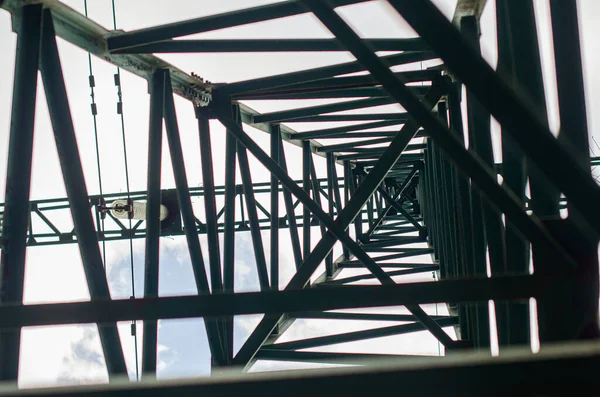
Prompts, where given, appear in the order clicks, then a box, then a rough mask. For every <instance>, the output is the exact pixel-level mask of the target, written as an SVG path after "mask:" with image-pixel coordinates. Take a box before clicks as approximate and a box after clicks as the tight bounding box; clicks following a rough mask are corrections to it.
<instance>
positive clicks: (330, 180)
mask: <svg viewBox="0 0 600 397" xmlns="http://www.w3.org/2000/svg"><path fill="white" fill-rule="evenodd" d="M334 178H335V158H334V157H333V153H332V152H329V153H327V195H328V196H329V200H327V202H328V204H329V205H328V210H329V211H328V214H329V216H330V217H331V219H335V217H334V212H335V210H334V200H335V198H334V196H335V193H334V191H335V188H336V186H335V181H334ZM317 184H318V182H317ZM338 195H339V189H338ZM338 212H339V211H338ZM346 230H348V229H346ZM321 234H322V235H323V236H324V235H325V232H323V233H321ZM325 266H326V267H328V268H330V270H331V276H333V272H334V271H335V269H334V266H335V264H334V261H333V251H331V252H330V253H329V255H327V258H326V259H325Z"/></svg>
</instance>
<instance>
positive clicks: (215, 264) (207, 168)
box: [195, 107, 233, 361]
mask: <svg viewBox="0 0 600 397" xmlns="http://www.w3.org/2000/svg"><path fill="white" fill-rule="evenodd" d="M195 111H196V112H195V113H196V118H197V119H198V134H199V141H200V161H201V169H202V182H203V189H204V213H205V214H206V238H207V241H208V260H209V268H210V282H211V287H212V292H213V293H219V292H223V291H224V289H225V287H224V285H223V281H222V279H221V252H220V251H221V250H220V243H219V232H218V225H217V203H216V199H215V180H214V179H215V176H214V171H213V158H212V144H211V139H210V124H209V118H208V115H207V114H206V113H204V109H203V108H199V107H196V108H195ZM231 291H232V292H233V289H232V290H231ZM220 322H221V324H220V325H221V327H222V330H223V331H222V332H223V337H222V339H221V342H222V344H223V351H224V354H225V356H226V357H225V360H226V361H230V360H231V359H232V358H233V356H232V355H233V318H232V317H228V318H224V319H221V320H220Z"/></svg>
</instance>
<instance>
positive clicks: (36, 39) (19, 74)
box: [0, 4, 42, 381]
mask: <svg viewBox="0 0 600 397" xmlns="http://www.w3.org/2000/svg"><path fill="white" fill-rule="evenodd" d="M21 18H22V19H21V24H20V26H19V32H18V36H17V53H16V59H15V75H14V90H13V98H12V110H11V122H10V141H9V148H8V163H7V174H6V195H5V197H6V204H5V207H4V214H3V217H2V220H1V222H2V225H1V226H2V241H0V248H2V258H1V262H0V304H6V303H7V302H13V303H22V302H23V288H24V283H25V251H26V244H27V224H28V222H29V218H30V209H29V207H30V204H29V193H30V190H31V189H30V187H31V169H32V156H33V131H34V124H35V107H36V106H35V103H36V93H37V81H38V77H37V75H38V66H39V60H40V59H39V58H40V51H39V49H40V44H41V35H42V6H41V5H38V4H36V5H29V6H26V7H24V8H23V15H22V17H21ZM20 344H21V330H20V329H17V330H11V331H8V332H7V331H0V357H2V360H0V380H2V381H16V380H17V377H18V373H19V350H20Z"/></svg>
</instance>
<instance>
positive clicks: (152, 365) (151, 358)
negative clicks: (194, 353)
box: [142, 69, 168, 378]
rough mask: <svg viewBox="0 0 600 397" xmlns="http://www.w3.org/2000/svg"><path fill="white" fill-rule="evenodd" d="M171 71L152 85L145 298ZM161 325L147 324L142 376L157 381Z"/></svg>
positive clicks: (154, 272) (154, 280)
mask: <svg viewBox="0 0 600 397" xmlns="http://www.w3.org/2000/svg"><path fill="white" fill-rule="evenodd" d="M167 73H168V71H166V70H163V69H161V70H157V71H155V72H154V73H153V74H152V79H151V85H150V122H149V126H150V131H149V133H148V201H147V203H148V204H147V205H148V206H147V211H146V225H147V226H146V228H147V236H146V246H145V253H146V255H145V263H144V265H145V266H144V297H145V298H148V297H157V296H158V283H159V257H160V249H159V247H160V200H161V194H160V193H161V192H160V182H161V170H162V135H163V131H162V119H163V113H164V109H163V103H164V97H165V80H166V78H167V76H166V75H167ZM157 347H158V324H157V322H156V321H144V340H143V344H142V377H144V378H146V377H149V378H156V365H157V358H158V351H157Z"/></svg>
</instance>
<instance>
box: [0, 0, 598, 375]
mask: <svg viewBox="0 0 600 397" xmlns="http://www.w3.org/2000/svg"><path fill="white" fill-rule="evenodd" d="M65 3H67V4H68V5H70V6H71V7H73V8H75V9H77V10H79V11H80V12H83V0H74V1H65ZM265 3H270V1H254V0H229V1H223V2H217V1H210V0H203V1H184V0H174V1H171V2H163V1H154V2H152V5H151V6H150V5H149V4H148V2H147V1H143V0H127V1H123V0H117V1H116V10H117V25H118V28H119V29H124V30H133V29H139V28H143V27H148V26H153V25H158V24H164V23H168V22H174V21H179V20H183V19H189V18H195V17H199V16H203V15H210V14H216V13H221V12H226V11H230V10H235V9H240V8H247V7H251V6H255V5H259V4H265ZM435 3H436V4H437V5H438V7H440V9H441V10H442V11H443V12H444V13H445V15H447V16H448V17H450V16H451V15H452V11H453V9H454V5H455V3H456V0H437V1H435ZM534 3H535V6H536V13H537V14H538V17H539V20H538V31H539V32H538V33H539V37H540V45H541V53H542V59H543V63H544V83H545V87H546V96H547V102H548V110H549V119H550V126H551V129H552V130H553V131H557V130H558V127H559V125H558V113H557V100H556V84H555V83H554V72H553V69H554V67H553V62H552V56H553V55H552V53H551V50H550V48H551V36H550V26H549V23H548V21H549V20H548V9H547V2H546V1H545V0H535V1H534ZM578 4H579V5H580V22H581V29H580V31H581V36H582V47H583V52H584V54H583V55H584V65H585V70H584V72H585V78H586V97H587V100H588V103H587V109H588V122H589V130H590V133H591V134H593V135H594V136H595V137H596V140H597V141H598V142H599V143H600V118H599V116H597V115H594V113H593V112H592V110H593V109H596V108H598V107H599V106H600V75H599V74H597V73H592V71H594V70H595V69H596V68H597V67H598V65H600V55H599V52H598V45H597V42H596V41H597V37H598V35H599V33H600V32H599V29H598V27H597V24H596V23H595V21H597V20H600V4H599V3H598V2H597V1H594V0H585V1H583V0H581V1H578ZM493 8H494V1H493V0H488V6H487V8H486V10H485V12H484V15H483V17H482V33H483V35H482V39H481V42H482V47H483V52H484V57H485V58H486V60H487V61H488V62H490V64H492V65H494V64H495V62H496V49H495V48H496V45H495V23H494V13H493ZM88 11H89V15H90V17H91V18H92V19H93V20H95V21H97V22H98V23H100V24H101V25H103V26H105V27H107V28H111V27H112V13H111V8H110V0H90V1H89V4H88ZM340 13H341V14H342V16H343V17H344V18H345V19H346V20H347V21H349V22H350V23H351V25H352V26H353V28H355V29H356V31H357V32H358V33H359V34H361V35H362V36H363V37H414V36H415V34H414V32H412V30H411V29H410V27H408V26H407V24H406V23H405V22H404V21H402V20H401V19H400V18H399V17H396V16H395V15H396V14H395V13H394V12H391V11H390V8H389V7H388V6H387V4H386V3H385V2H376V3H369V4H360V5H355V6H349V7H345V8H343V9H342V10H340ZM190 37H202V38H321V37H331V34H330V33H329V32H328V31H327V30H326V29H325V28H324V27H323V26H321V24H320V23H319V22H318V20H316V18H314V17H313V16H312V15H300V16H294V17H290V18H285V19H282V20H278V21H272V22H266V23H260V24H253V25H250V26H244V27H238V28H232V29H227V30H223V31H217V32H210V33H206V34H202V35H194V36H190ZM15 44H16V35H15V34H13V33H12V31H11V24H10V16H9V14H8V13H6V12H0V48H2V49H3V50H4V51H3V54H4V56H3V57H2V58H1V59H0V74H1V75H2V76H4V78H3V79H2V81H1V82H0V175H2V176H4V175H5V173H6V158H7V147H8V133H9V126H10V108H11V106H10V103H11V98H12V77H13V73H14V70H13V69H14V51H15ZM59 52H60V56H61V60H62V67H63V70H64V75H65V76H66V85H67V92H68V95H69V101H70V102H69V103H70V106H71V113H72V117H73V122H74V125H75V130H76V134H77V140H78V144H79V150H80V153H81V159H82V163H83V167H84V173H85V177H86V184H87V188H88V192H89V193H90V194H96V193H98V181H97V177H96V170H97V168H96V159H95V147H94V136H93V124H92V117H91V114H90V111H89V106H90V105H89V104H90V98H89V87H88V84H87V76H88V65H87V54H86V53H85V52H83V51H82V50H80V49H78V48H76V47H74V46H72V45H70V44H68V43H65V42H64V41H62V40H59ZM160 56H161V57H162V58H163V59H165V60H167V61H169V62H171V63H173V64H174V65H176V66H178V67H179V68H181V69H182V70H184V71H186V72H195V73H197V74H199V75H200V76H202V77H204V78H205V79H208V80H210V81H213V82H233V81H240V80H245V79H249V78H255V77H261V76H267V75H272V74H279V73H285V72H289V71H294V70H303V69H308V68H313V67H318V66H324V65H329V64H335V63H339V62H344V61H349V60H352V59H353V58H352V56H351V55H350V54H348V53H343V52H336V53H302V54H300V55H298V54H291V53H290V54H273V53H267V54H261V53H252V54H162V55H160ZM92 62H93V67H94V75H95V77H96V102H97V103H98V109H99V114H98V123H99V124H98V128H99V134H100V153H101V159H102V175H103V180H102V182H103V188H104V192H105V193H114V192H120V191H125V178H124V168H123V162H122V160H121V159H122V145H121V143H120V142H121V130H120V119H119V118H118V115H117V114H116V111H115V109H116V98H117V95H116V87H115V86H114V85H113V77H112V75H113V74H114V73H115V71H116V68H115V67H114V66H112V65H110V64H107V63H105V62H103V61H101V60H99V59H96V58H93V60H92ZM121 84H122V87H123V95H124V115H125V130H126V136H127V151H128V156H129V173H130V180H131V190H132V191H135V190H145V189H146V167H147V162H146V155H147V134H148V110H149V96H148V95H147V84H146V81H145V80H142V79H140V78H138V77H136V76H133V75H131V74H129V73H127V72H126V71H122V77H121ZM38 87H39V89H38V100H37V108H36V111H37V113H36V127H35V144H34V164H33V175H32V190H31V197H32V199H40V198H50V197H65V196H66V194H65V190H64V185H63V182H62V175H61V172H60V166H59V163H58V158H57V154H56V149H55V144H54V138H53V136H52V130H51V128H50V122H49V117H48V112H47V107H46V104H45V98H44V95H43V89H42V84H41V79H39V82H38ZM175 101H176V108H177V112H178V121H179V127H180V132H181V139H182V144H183V151H184V157H185V163H186V168H187V177H188V181H189V185H190V186H198V185H199V184H201V183H202V177H201V173H200V169H201V168H200V158H199V142H198V134H197V124H196V119H195V117H194V113H193V109H192V105H191V104H190V103H189V102H187V101H185V100H183V99H181V98H178V97H176V99H175ZM326 102H327V101H316V100H314V101H262V102H257V101H253V102H252V103H249V105H250V106H252V107H254V108H255V109H257V110H259V111H261V112H269V111H274V110H280V109H286V108H292V107H294V106H299V105H300V106H309V105H313V104H317V103H326ZM383 108H384V107H380V108H374V109H372V110H371V109H370V110H369V111H382V110H383ZM385 108H386V109H393V110H397V109H399V106H398V105H390V106H386V107H385ZM334 125H336V123H331V126H334ZM290 126H292V127H293V128H295V129H297V130H310V129H312V126H311V124H310V123H304V124H299V123H296V124H290ZM211 129H212V136H211V139H212V145H213V156H214V158H215V183H216V184H217V185H222V184H223V183H224V167H223V166H222V165H221V164H220V163H219V162H218V160H217V159H220V158H222V156H223V153H224V151H225V139H224V136H225V130H224V129H223V128H222V126H221V125H220V124H219V123H218V122H211ZM246 131H248V133H249V134H250V135H251V136H252V137H253V138H254V139H255V140H256V141H257V142H258V143H259V144H260V145H261V146H262V147H263V148H264V149H265V150H266V151H267V152H268V136H267V134H264V133H262V132H258V131H256V130H253V129H252V128H249V127H247V128H246ZM495 137H496V143H498V142H499V141H498V134H497V133H496V135H495ZM591 145H592V149H593V150H595V153H597V154H600V147H597V146H595V144H594V142H593V141H592V142H591ZM164 147H165V150H163V156H164V159H163V179H162V187H163V188H170V187H174V182H173V178H172V171H171V167H170V159H169V157H168V150H167V149H166V148H167V147H168V146H167V145H166V144H165V146H164ZM495 151H496V153H495V155H496V156H497V159H498V160H499V159H500V150H499V145H498V144H496V145H495ZM286 155H287V162H288V168H289V172H290V176H292V177H293V178H300V176H301V175H300V167H298V166H295V165H296V164H299V163H300V150H299V149H298V148H297V147H295V146H291V145H287V144H286ZM249 157H250V163H251V167H252V170H253V175H252V176H253V180H254V182H258V181H267V180H268V178H269V174H268V173H267V171H266V170H265V169H264V168H263V167H262V166H261V165H260V164H259V163H258V162H257V161H256V160H255V159H254V158H253V157H252V156H249ZM314 161H315V165H316V167H317V173H318V174H319V176H325V174H324V164H325V162H324V160H322V159H321V158H319V157H315V160H314ZM338 173H339V175H341V170H340V169H338ZM596 174H597V173H596ZM237 181H238V183H240V182H239V181H240V177H239V173H238V175H237ZM4 186H5V180H4V177H1V178H0V202H3V201H4ZM259 201H261V203H263V204H264V205H265V207H266V208H269V205H268V197H267V196H264V198H260V197H259ZM194 205H195V208H197V209H198V211H197V212H198V213H197V216H198V217H199V218H200V219H201V220H203V219H204V213H203V207H202V203H201V202H199V200H195V201H194ZM217 205H218V206H219V205H222V200H221V201H219V199H218V201H217ZM280 210H281V214H283V210H284V208H283V205H282V204H281V205H280ZM62 221H63V222H66V223H69V222H70V219H63V220H62ZM312 233H313V238H312V243H313V246H314V244H316V242H317V240H318V238H319V236H320V233H319V230H318V228H313V230H312ZM280 236H281V237H280V239H281V240H282V241H281V244H282V249H281V251H282V255H280V262H281V266H282V269H281V273H282V274H281V285H282V287H283V286H284V285H285V284H286V283H287V280H289V278H290V277H291V276H292V274H293V261H292V258H291V255H289V254H288V253H289V252H290V250H289V237H288V236H289V234H288V232H287V230H284V231H282V232H281V234H280ZM263 242H264V243H265V252H266V253H267V261H268V252H269V249H268V243H269V237H268V232H265V233H263ZM201 243H202V245H203V253H204V255H205V257H206V256H207V249H206V239H205V237H201ZM286 247H288V249H286ZM143 251H144V242H143V240H138V241H135V242H134V261H135V280H136V286H135V287H136V295H137V296H140V293H141V292H142V291H143V281H142V280H143ZM340 252H341V250H340V248H339V246H337V247H336V250H335V255H334V257H336V256H337V255H338V254H339V253H340ZM421 259H425V260H427V259H429V258H419V257H416V258H412V260H413V261H421ZM107 272H108V279H109V284H110V288H111V293H112V296H113V298H127V297H129V295H131V285H130V284H131V281H130V280H131V274H130V270H129V247H128V242H127V241H123V242H113V243H108V244H107ZM317 273H320V271H318V272H317ZM351 274H355V273H352V272H350V271H347V270H346V271H344V272H343V273H342V275H341V276H342V277H345V276H348V275H351ZM160 277H161V278H160V294H161V295H163V296H164V295H181V294H191V293H192V294H193V293H195V292H196V289H195V285H194V284H193V281H192V280H193V278H192V277H191V267H190V265H189V256H188V254H187V245H186V243H185V240H184V239H182V238H173V239H161V273H160ZM430 278H431V275H430V274H425V275H422V276H418V277H417V276H413V277H410V278H407V277H404V278H402V279H401V280H402V281H408V280H417V279H419V280H420V279H430ZM399 281H400V279H399ZM235 282H236V290H257V288H258V285H257V276H256V270H255V265H254V258H253V253H252V246H251V240H250V236H249V234H248V233H244V234H238V235H237V245H236V281H235ZM25 299H26V302H28V303H31V302H63V301H72V300H86V299H89V294H88V291H87V287H86V283H85V280H84V275H83V271H82V268H81V260H80V258H79V253H78V249H77V246H76V245H64V246H59V247H35V248H32V249H28V251H27V269H26V285H25ZM426 309H427V310H428V311H429V312H430V313H435V310H436V307H435V306H431V307H427V308H426ZM437 310H439V311H440V314H442V310H445V309H444V308H443V307H442V306H441V305H440V307H438V308H437ZM377 311H378V312H402V310H401V309H400V308H391V309H385V310H377ZM259 319H260V316H240V317H239V318H237V319H236V335H235V340H236V349H238V348H239V347H240V345H241V343H242V342H243V340H244V339H245V337H247V335H248V334H249V332H250V331H251V330H252V329H253V328H254V326H255V324H256V323H257V321H258V320H259ZM386 325H392V324H391V323H382V322H349V321H333V320H330V321H324V320H319V321H317V320H299V321H297V322H296V323H295V324H294V325H293V326H292V327H291V328H290V329H289V330H288V332H287V333H286V334H285V335H284V336H283V337H282V338H280V341H282V342H283V341H288V340H294V339H301V338H307V337H313V336H318V335H326V334H333V333H336V332H338V333H339V332H349V331H351V330H358V329H368V328H374V327H379V326H386ZM121 331H122V344H123V348H124V351H125V356H126V359H127V364H128V368H129V370H130V375H132V371H133V369H134V366H133V357H134V354H133V351H134V349H133V341H132V338H131V336H129V324H127V323H125V324H122V327H121ZM138 332H139V333H140V334H141V325H138ZM159 344H160V347H159V371H158V373H159V376H160V377H161V378H166V377H182V376H198V375H203V374H207V373H208V371H209V353H208V346H207V343H206V336H205V331H204V327H203V324H202V322H201V320H172V321H162V322H161V329H160V332H159ZM138 346H139V347H140V349H141V340H140V341H139V342H138ZM315 350H320V351H346V352H351V351H356V352H359V351H365V352H379V353H400V352H403V353H409V354H432V355H437V354H438V344H437V343H436V341H435V340H434V339H433V337H432V336H431V335H429V334H428V333H425V332H420V333H415V334H409V335H404V336H394V337H387V338H378V339H374V340H370V341H366V342H356V343H351V344H340V345H336V346H332V347H330V348H327V349H324V348H323V349H315ZM21 351H22V358H21V368H20V382H19V383H20V385H21V386H32V385H41V384H54V383H57V382H58V383H72V382H76V383H77V382H87V381H103V380H105V379H106V371H105V369H104V361H103V357H102V355H101V353H100V345H99V340H98V337H97V331H96V329H95V327H94V326H62V327H44V328H37V329H31V328H30V329H25V330H24V331H23V340H22V350H21ZM283 367H284V365H283V363H268V362H263V363H259V364H258V365H257V366H256V369H265V370H266V369H273V368H283Z"/></svg>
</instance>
